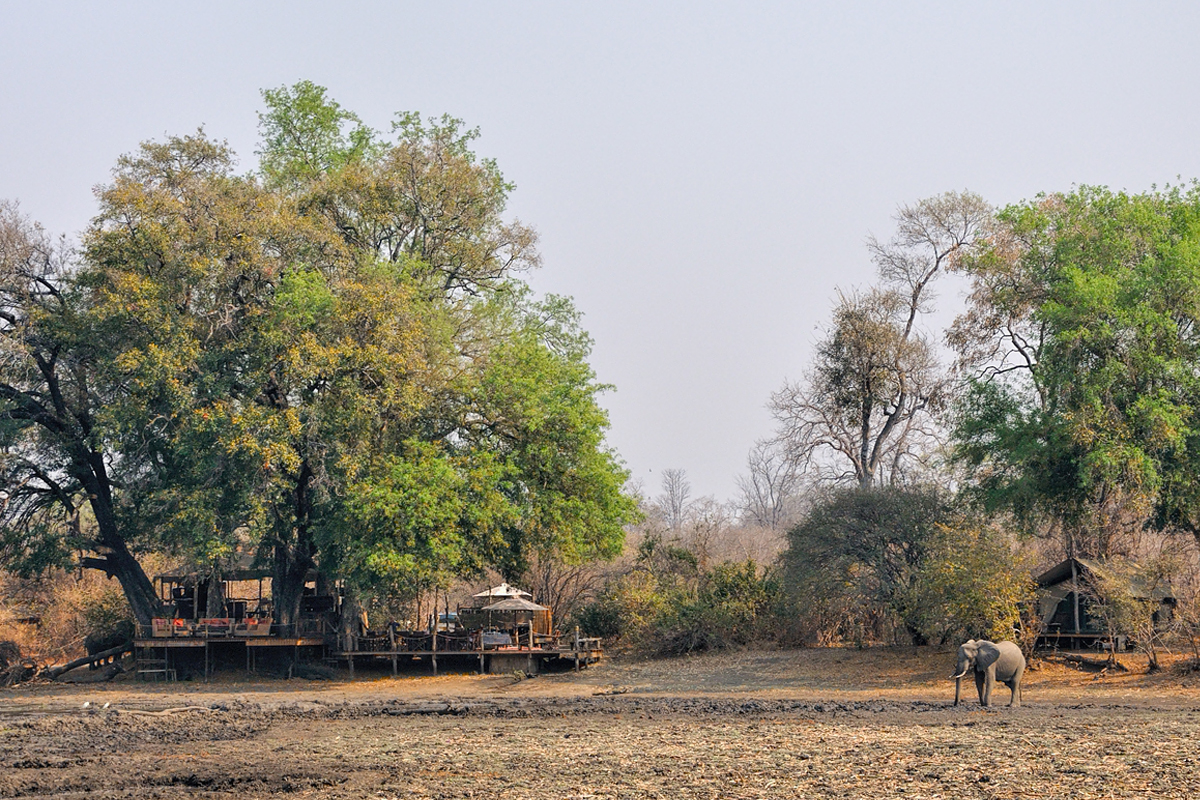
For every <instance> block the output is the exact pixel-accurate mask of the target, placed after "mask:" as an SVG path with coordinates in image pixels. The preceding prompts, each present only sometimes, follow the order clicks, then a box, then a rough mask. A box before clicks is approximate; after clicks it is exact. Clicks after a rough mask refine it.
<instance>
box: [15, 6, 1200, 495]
mask: <svg viewBox="0 0 1200 800" xmlns="http://www.w3.org/2000/svg"><path fill="white" fill-rule="evenodd" d="M1198 23H1200V6H1197V5H1195V4H1192V3H1146V2H1143V3H1126V4H1117V3H1102V2H1055V3H1045V2H1035V3H1019V2H1005V3H991V4H983V3H972V2H964V1H963V0H957V1H956V2H944V3H937V2H930V3H898V2H887V3H884V2H880V3H847V2H829V3H818V2H808V3H797V2H791V3H739V4H736V5H735V4H719V3H711V2H698V1H697V0H691V1H690V2H679V3H666V2H663V3H649V2H645V1H644V0H643V1H642V2H629V3H625V2H611V1H610V2H604V3H593V4H582V3H574V4H568V3H562V2H559V3H537V2H524V3H507V2H455V3H403V2H387V3H385V2H379V3H354V2H339V3H329V2H325V3H304V2H292V3H286V4H285V3H268V2H256V3H242V2H238V3H229V2H212V1H211V0H210V2H206V3H188V4H184V3H163V2H161V1H159V2H152V3H99V2H95V3H66V2H60V3H53V4H51V3H29V2H9V1H8V0H0V75H3V80H2V82H0V197H5V198H16V199H18V200H20V201H21V203H22V207H23V209H24V211H25V212H26V213H27V214H29V215H31V216H33V217H34V218H36V219H39V220H40V221H42V222H43V223H44V224H45V225H46V227H47V228H48V229H50V230H52V231H55V232H65V233H72V232H76V231H78V230H79V229H81V228H82V227H83V226H84V225H86V223H87V221H88V219H89V217H90V216H91V214H92V213H93V211H94V203H93V197H92V195H91V187H93V186H95V185H96V184H98V183H101V182H104V181H105V180H107V178H108V175H109V170H110V169H111V167H112V165H113V163H114V162H115V159H116V158H117V156H118V155H120V154H121V153H124V152H128V151H130V150H132V149H133V148H134V147H136V145H137V144H138V142H140V141H142V140H146V139H156V138H161V137H163V136H164V135H167V134H177V133H186V132H190V131H192V130H194V129H195V128H196V127H197V126H199V125H204V126H205V128H206V130H207V131H208V132H209V133H210V134H211V135H213V136H216V137H219V138H225V139H228V140H229V142H230V144H231V145H232V146H233V147H234V148H235V149H236V150H237V151H238V152H239V153H240V154H241V156H242V164H243V166H244V167H246V168H249V167H250V166H251V165H252V163H253V161H254V154H253V151H254V147H255V142H256V136H257V134H256V124H257V117H256V116H255V115H256V112H257V111H258V110H259V108H260V107H261V103H260V98H259V90H260V89H262V88H265V87H275V86H280V85H283V84H291V83H294V82H295V81H297V80H300V79H309V80H312V81H314V82H316V83H319V84H322V85H324V86H326V87H328V88H329V90H330V94H331V96H332V97H333V98H335V99H336V100H338V101H339V102H340V103H341V104H342V105H343V106H345V107H347V108H349V109H351V110H354V111H356V112H357V113H358V114H359V115H360V116H362V117H363V118H364V119H365V120H366V121H367V122H368V123H369V124H372V125H373V126H375V127H380V128H386V127H387V126H388V124H389V122H390V118H391V115H392V114H393V113H394V112H396V111H401V110H418V111H421V112H422V113H424V114H441V113H443V112H446V113H450V114H452V115H454V116H457V117H461V118H463V119H464V120H466V122H467V123H468V124H469V125H472V126H475V125H477V126H479V127H481V128H482V130H483V137H482V139H481V140H480V142H479V146H478V150H479V152H480V153H481V154H482V155H485V156H489V157H493V158H495V159H496V160H497V161H498V162H499V164H500V167H501V169H502V170H503V171H504V173H505V174H506V176H507V177H508V178H510V179H511V180H513V181H514V182H515V183H516V184H517V186H518V188H517V191H516V193H515V195H514V196H513V199H512V203H511V205H510V208H511V210H512V211H513V213H514V214H515V215H516V216H519V217H520V218H521V219H522V220H524V221H525V222H528V223H531V224H533V225H534V226H535V227H536V228H537V229H538V230H539V231H540V233H541V237H542V240H541V249H542V253H543V256H544V261H545V266H544V267H543V268H542V270H541V271H540V272H539V273H537V274H535V275H534V276H533V277H532V282H533V284H534V286H535V287H536V288H537V289H538V290H540V291H544V292H557V293H561V294H568V295H571V296H573V297H574V298H575V300H576V303H577V305H578V306H579V308H580V309H581V310H582V311H583V312H584V314H585V315H586V316H585V324H586V327H587V328H588V330H589V331H590V332H591V334H592V336H593V337H594V338H595V340H596V349H595V355H594V357H593V362H592V363H593V365H594V366H595V368H596V370H597V372H598V373H599V376H600V378H601V379H602V380H603V381H606V382H608V383H612V384H615V385H616V387H617V391H616V392H615V393H613V394H610V395H608V396H606V398H605V402H606V405H607V407H608V408H609V410H610V413H611V417H612V430H611V433H610V437H609V439H610V443H611V444H612V445H613V447H614V448H615V449H616V450H617V451H618V452H619V453H620V454H621V456H622V457H623V458H624V460H625V461H626V463H627V465H628V466H629V467H630V469H631V470H632V471H633V474H634V476H635V478H641V479H642V480H643V481H644V482H645V485H646V488H647V489H648V490H650V491H652V492H656V491H657V490H658V481H659V473H660V472H661V470H662V469H664V468H667V467H678V468H683V469H686V470H687V471H688V475H689V477H690V479H691V482H692V484H693V492H694V494H697V495H699V494H713V495H716V496H717V497H718V498H719V499H725V498H728V497H731V496H732V495H733V494H734V493H735V485H734V476H735V475H737V474H738V473H739V472H741V471H742V469H743V464H744V461H745V455H746V452H747V451H748V450H749V448H750V447H751V445H752V444H753V442H754V440H755V439H756V438H760V437H763V436H767V435H769V434H770V433H771V429H772V424H771V419H770V416H769V414H768V413H767V411H766V409H765V403H766V401H767V399H768V397H769V395H770V393H771V392H772V391H773V390H774V389H777V388H778V387H779V386H780V385H781V383H782V382H783V380H784V379H785V378H786V377H791V378H795V377H798V376H800V375H801V373H802V372H803V370H804V368H805V365H806V363H807V360H808V357H809V354H810V352H811V349H812V345H813V343H814V342H815V340H816V338H817V335H818V330H817V329H818V326H820V325H821V324H822V323H823V322H824V320H825V319H826V318H827V316H828V313H829V309H830V307H831V303H832V299H833V298H834V295H835V287H837V286H839V285H840V286H843V287H852V286H856V285H864V284H866V283H868V282H870V281H871V280H872V268H871V265H870V262H869V261H868V259H867V256H866V251H865V248H864V247H863V240H864V238H865V237H866V235H867V234H868V233H874V234H875V235H877V236H879V237H880V238H881V239H882V238H886V237H887V236H888V235H890V233H891V225H890V217H891V214H892V213H893V211H894V210H895V208H896V206H898V205H900V204H903V203H907V202H911V201H914V200H916V199H919V198H921V197H926V196H929V195H932V194H937V193H940V192H944V191H948V190H962V189H970V190H972V191H975V192H978V193H980V194H982V195H983V196H984V197H985V198H987V199H989V200H990V201H992V202H994V203H997V204H1003V203H1009V202H1014V201H1017V200H1020V199H1023V198H1028V197H1031V196H1033V195H1035V194H1037V193H1038V192H1041V191H1056V190H1063V189H1069V188H1071V186H1073V185H1076V184H1103V185H1107V186H1110V187H1112V188H1126V189H1129V190H1131V191H1142V190H1145V189H1148V188H1149V187H1150V186H1151V185H1152V184H1159V185H1161V184H1163V183H1167V182H1174V181H1176V180H1177V176H1182V178H1183V179H1185V180H1190V179H1192V178H1194V177H1197V176H1200V137H1198V135H1197V134H1198V132H1200V124H1198V122H1200V120H1198V116H1200V103H1198V102H1197V98H1200V55H1198V49H1197V48H1196V46H1195V35H1196V31H1197V30H1198V29H1200V24H1198ZM956 300H957V298H956V296H955V295H954V294H953V293H952V292H951V293H949V294H946V293H943V297H942V299H941V303H942V305H943V306H944V307H946V308H950V307H952V306H953V305H954V303H955V302H956Z"/></svg>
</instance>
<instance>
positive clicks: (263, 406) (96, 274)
mask: <svg viewBox="0 0 1200 800" xmlns="http://www.w3.org/2000/svg"><path fill="white" fill-rule="evenodd" d="M263 96H264V99H265V101H266V103H267V106H268V108H267V111H266V112H264V113H263V114H262V115H261V116H260V123H261V129H262V134H263V142H262V146H261V148H260V151H259V154H260V156H261V159H262V160H261V175H259V176H255V175H249V176H247V175H236V174H234V173H233V172H232V165H233V163H234V158H233V154H232V153H231V152H230V151H229V150H228V148H227V147H226V146H225V145H223V144H221V143H218V142H214V141H212V140H210V139H208V138H207V137H206V136H205V135H204V133H203V132H202V131H201V132H198V133H197V134H195V135H192V136H186V137H172V138H170V139H168V140H167V141H165V142H162V143H147V144H144V145H143V146H142V147H141V148H140V149H139V150H138V151H137V152H136V153H134V154H133V155H130V156H127V157H124V158H122V159H121V160H120V162H119V163H118V167H117V169H116V171H115V172H114V179H113V182H112V184H111V185H109V186H106V187H103V188H102V190H101V191H100V193H99V197H100V212H99V214H98V216H97V217H96V220H95V222H94V224H93V226H92V228H91V229H90V230H89V231H88V232H87V234H86V236H85V237H84V247H83V251H82V254H81V259H82V260H81V263H80V264H78V265H76V266H75V268H74V269H70V270H67V269H60V268H59V267H58V265H56V264H53V263H49V262H47V259H46V258H44V257H43V258H42V259H41V262H38V263H32V262H31V258H33V256H31V255H29V254H28V253H27V254H25V255H24V256H20V257H17V258H12V259H10V258H8V256H7V255H6V254H0V255H4V258H5V261H4V265H5V269H6V270H8V272H7V273H6V274H9V275H11V276H12V277H13V278H14V280H10V281H8V284H7V285H8V291H9V294H10V296H11V297H13V298H14V300H13V302H14V304H16V305H19V306H20V307H21V308H22V309H25V312H24V313H27V314H29V315H30V317H31V318H32V317H35V316H36V317H37V318H38V319H39V321H41V320H42V319H43V318H44V319H45V320H46V322H45V326H46V329H45V331H41V332H39V335H38V337H36V341H37V342H39V343H42V344H39V345H38V346H39V347H41V346H43V344H44V343H45V342H46V341H48V340H50V341H52V344H53V346H54V353H53V355H52V357H51V358H50V360H51V361H52V362H53V363H56V364H63V365H64V367H63V369H64V370H67V369H68V367H71V369H70V370H69V372H67V373H66V374H69V375H70V376H72V378H73V379H74V378H79V377H80V376H82V378H83V379H85V380H86V382H87V383H86V385H81V388H80V390H79V391H74V390H73V391H72V394H71V398H72V400H74V399H75V398H77V397H78V398H81V401H82V406H81V407H80V408H78V409H67V410H66V412H65V413H66V414H67V416H68V417H69V420H68V421H67V422H66V423H65V427H67V428H70V436H68V437H67V439H66V440H65V441H64V442H61V443H59V444H58V445H56V446H57V447H58V448H59V449H58V450H57V451H55V453H56V455H55V457H54V459H48V458H46V454H47V453H48V452H51V450H50V449H48V448H46V447H44V446H41V445H39V444H38V442H37V441H36V436H43V437H44V436H45V435H46V434H47V432H53V431H55V430H61V429H63V428H64V423H62V422H61V421H55V422H54V424H52V425H50V426H49V427H47V426H45V425H43V426H42V427H41V428H38V429H37V430H35V431H34V434H36V436H35V438H30V436H31V434H30V430H31V428H30V426H29V424H28V420H29V417H28V414H25V412H21V414H16V413H12V412H11V411H10V409H9V407H8V406H6V407H4V408H0V437H4V438H3V441H0V445H3V446H4V447H5V448H6V449H7V452H8V453H9V454H10V457H9V458H8V459H7V460H6V461H5V462H4V463H5V464H6V465H16V463H17V462H16V461H14V460H13V459H12V458H11V455H12V454H16V453H21V454H23V455H30V454H32V455H34V456H36V457H37V458H40V459H41V461H37V459H29V458H25V459H23V460H21V461H20V464H19V465H18V466H19V467H20V470H25V471H26V472H29V473H32V474H34V475H39V474H40V475H41V476H42V478H43V479H42V480H40V481H39V483H38V487H39V492H40V493H39V494H37V495H36V497H35V496H34V495H32V494H31V495H30V503H44V504H45V507H46V508H50V509H52V510H55V513H57V514H59V516H58V517H54V516H52V515H51V516H47V515H45V514H32V513H30V514H27V515H25V516H24V517H23V522H24V524H22V525H20V526H17V527H9V528H5V529H4V536H5V538H4V540H3V542H4V545H5V547H6V549H5V551H4V553H3V555H4V556H5V560H6V562H7V563H9V564H17V563H19V562H21V560H22V559H24V560H25V561H26V562H29V563H33V562H37V563H36V564H34V566H37V565H38V564H40V565H43V566H44V565H48V564H51V563H56V562H59V561H62V560H63V556H65V554H67V553H69V552H70V551H71V550H74V549H82V548H83V547H85V546H91V545H94V549H96V550H97V552H103V553H115V554H116V555H106V557H105V558H106V561H105V564H106V565H107V564H109V563H111V562H112V561H113V560H114V559H115V558H117V557H118V556H121V554H125V555H126V556H128V557H129V560H130V562H131V563H133V564H134V566H136V561H133V557H132V555H131V554H130V552H129V548H130V547H139V548H145V549H153V550H160V551H165V552H170V553H175V554H178V555H181V556H184V557H186V558H187V559H188V560H191V561H195V562H199V563H202V564H206V565H219V564H220V563H221V562H222V560H224V559H228V558H229V557H230V556H231V555H232V553H233V552H234V550H235V547H237V546H239V545H241V546H245V547H249V548H250V549H251V550H253V551H256V553H257V556H258V557H259V559H260V560H261V561H262V562H265V563H273V564H274V565H275V568H276V574H275V579H274V582H273V592H274V593H275V595H276V596H275V608H276V613H277V614H278V615H279V616H280V621H290V619H291V616H292V615H293V614H294V613H295V612H296V610H297V609H298V607H299V596H300V589H301V588H302V586H303V581H304V576H305V575H306V574H307V573H308V571H309V570H310V569H313V568H316V569H319V570H321V571H323V572H324V573H325V574H326V575H328V576H339V577H346V578H347V580H348V581H349V582H350V584H351V587H352V588H354V589H357V590H359V591H360V594H361V595H362V596H363V597H364V599H366V600H370V595H371V593H372V592H376V593H381V592H400V593H404V592H409V593H411V592H415V591H418V590H420V589H422V588H428V587H430V586H440V585H445V584H446V583H448V582H449V580H450V579H451V578H453V577H455V576H462V575H473V574H477V573H478V572H480V571H481V570H482V569H484V568H485V567H490V568H496V569H499V570H501V571H503V572H505V573H506V574H513V575H515V574H519V573H520V572H521V570H522V569H523V567H524V565H525V564H526V563H527V562H528V560H529V558H530V556H531V555H538V556H542V555H545V556H547V557H554V558H558V559H561V560H562V561H564V562H566V563H577V562H581V561H586V560H590V559H597V558H609V557H611V556H613V555H615V554H616V553H618V552H619V551H620V549H621V543H622V541H623V535H624V534H623V525H624V524H625V523H626V522H628V521H630V520H631V519H633V517H634V515H635V508H634V504H633V501H632V500H631V499H629V498H627V497H626V496H624V494H623V493H622V491H621V487H622V486H623V484H624V481H625V479H626V476H627V474H626V472H625V470H624V469H623V468H622V467H621V466H620V463H619V461H618V459H617V458H616V456H615V455H614V454H613V453H612V452H611V451H610V450H608V449H607V447H606V446H605V444H604V432H605V430H606V428H607V425H608V420H607V416H606V415H605V413H604V411H603V410H602V409H601V408H600V406H599V403H598V396H599V394H600V393H601V392H602V391H604V389H605V388H606V387H604V386H603V385H600V384H598V383H597V382H596V381H595V378H594V375H593V373H592V371H591V368H590V367H589V366H588V364H587V358H588V357H589V355H590V340H589V339H588V337H587V335H586V334H585V333H584V332H583V331H582V330H581V329H580V328H579V325H578V322H579V314H578V312H576V311H575V310H574V308H573V307H572V305H571V303H570V301H569V300H566V299H564V298H558V297H550V298H547V299H545V300H543V301H540V302H538V301H534V300H533V299H532V298H531V295H530V291H529V289H528V287H526V286H525V285H524V284H523V283H521V282H520V281H519V280H518V278H517V277H516V273H517V272H519V271H520V270H521V269H525V268H530V267H533V266H536V265H537V263H538V256H537V252H536V247H535V244H536V236H535V234H534V233H533V231H532V230H530V229H529V228H526V227H524V226H522V225H520V224H519V223H515V222H513V223H510V222H506V221H505V220H504V219H503V218H502V216H501V215H502V212H503V211H504V207H505V203H506V200H507V193H508V192H509V191H510V190H511V189H512V186H511V184H509V183H507V182H506V181H505V180H504V179H503V177H502V175H501V174H500V172H499V170H498V169H497V167H496V165H495V164H494V163H493V162H491V161H489V160H486V159H479V158H477V157H476V156H475V154H474V153H473V152H472V150H471V145H472V143H473V141H474V140H475V139H476V138H477V136H478V132H477V131H473V130H467V129H464V128H463V126H462V123H461V122H460V121H458V120H455V119H452V118H449V117H443V118H442V119H440V120H427V121H422V120H421V118H420V117H418V116H416V115H402V116H401V117H400V118H399V121H398V122H397V124H396V125H395V127H394V129H393V136H392V140H391V141H387V139H386V137H382V136H380V135H379V134H377V133H376V132H374V131H371V130H369V129H367V128H366V127H365V126H363V125H362V123H361V122H360V121H359V120H358V118H357V117H356V116H355V115H353V114H352V113H350V112H348V111H345V110H343V109H342V108H341V107H340V106H338V104H337V103H335V102H333V101H332V100H331V99H329V98H328V97H327V96H326V92H325V90H324V89H323V88H321V87H318V86H315V85H313V84H311V83H308V82H302V83H299V84H296V85H295V86H293V87H290V88H286V87H285V88H281V89H276V90H269V91H266V92H264V93H263ZM2 221H4V222H5V223H6V224H7V223H8V222H9V220H7V219H5V220H2ZM15 225H16V223H15V222H14V223H13V225H12V226H9V227H14V226H15ZM6 230H7V228H6ZM26 239H27V240H29V241H30V242H33V243H34V244H35V245H38V246H40V244H39V242H38V240H36V237H31V236H26ZM4 241H7V239H5V240H4ZM27 249H29V248H27ZM31 252H32V253H33V255H37V247H36V246H35V247H33V248H32V250H31ZM18 255H20V254H18ZM33 261H34V262H36V261H37V259H33ZM43 262H44V263H43ZM10 263H11V265H12V267H13V268H12V269H8V266H9V265H10ZM39 263H40V264H41V266H40V267H39V266H38V264H39ZM35 267H36V268H38V269H41V272H42V274H43V275H45V274H49V273H51V272H52V273H53V274H52V278H53V283H45V282H44V281H43V283H41V284H39V283H38V280H39V276H38V275H35V274H33V272H36V269H34V268H35ZM22 270H23V271H22ZM31 270H32V271H31ZM38 285H52V286H53V287H54V288H55V289H56V291H58V294H52V295H51V296H50V297H49V298H48V299H49V300H50V301H53V302H52V305H53V309H52V310H53V314H48V313H44V308H45V307H46V305H47V302H46V301H47V298H46V297H44V296H40V295H38V294H37V293H36V292H31V290H30V287H31V286H33V287H36V286H38ZM0 288H3V287H0ZM67 290H69V292H68V291H67ZM64 299H70V303H66V302H64ZM18 327H20V330H18V329H17V328H18ZM9 332H10V333H13V334H19V335H20V336H24V328H23V327H21V326H16V327H14V326H10V330H9ZM50 334H52V335H53V338H52V339H51V338H49V336H50ZM23 341H26V342H27V341H30V339H29V337H25V338H24V339H23ZM30 364H33V365H36V358H31V359H30V360H29V363H28V364H26V365H23V366H22V367H21V369H22V370H24V371H25V372H26V373H27V372H28V369H29V365H30ZM76 364H78V365H85V366H86V369H85V370H80V369H74V368H73V366H72V365H76ZM23 374H24V373H23ZM22 392H23V387H20V386H17V385H15V384H14V385H13V386H12V391H10V392H9V393H8V395H6V396H7V397H8V398H19V397H21V396H23V395H22ZM50 394H51V393H49V392H41V393H40V394H36V395H33V394H26V395H24V396H29V397H33V396H43V395H44V396H50ZM0 401H4V397H0ZM22 414H24V416H22ZM55 426H57V427H55ZM35 461H36V463H35ZM81 464H82V465H88V469H93V468H96V469H99V470H100V471H101V472H105V474H104V475H103V476H101V477H100V478H98V479H97V481H94V483H97V485H98V486H99V488H98V489H97V488H95V487H88V486H82V485H81V486H74V485H72V486H69V487H65V488H64V487H63V486H60V485H57V483H56V482H55V481H54V480H53V479H52V478H51V476H55V475H64V476H74V475H78V474H80V472H81V468H80V465H81ZM20 470H17V471H20ZM106 471H111V473H112V478H113V480H111V482H106V481H107V478H108V474H107V472H106ZM10 472H11V470H10ZM12 474H14V475H15V474H16V472H13V473H12ZM27 483H28V482H27ZM89 493H90V495H89ZM88 496H90V497H91V498H92V502H93V504H95V503H96V502H108V503H109V504H108V505H106V506H105V507H103V508H101V509H99V510H97V511H96V514H95V517H96V520H97V524H98V525H99V526H100V527H101V528H102V529H103V531H105V532H106V533H105V535H106V536H107V537H108V538H107V540H103V541H98V542H88V541H87V540H86V537H85V536H83V535H82V534H81V532H80V527H81V526H80V524H79V521H80V515H79V504H80V503H81V502H82V498H84V497H88ZM97 498H98V499H97ZM109 501H110V502H109ZM31 508H33V506H29V507H27V510H28V509H31ZM37 508H38V509H41V508H42V506H40V505H39V506H37ZM22 513H23V514H24V512H22ZM122 564H124V562H122ZM118 577H120V578H121V579H122V582H123V583H124V584H126V586H127V591H128V589H129V586H130V585H131V583H130V581H131V580H132V578H137V579H138V581H140V582H139V586H141V587H142V588H145V589H146V590H147V591H149V583H148V582H147V581H145V576H144V575H141V576H140V578H139V576H137V575H133V576H132V578H131V576H130V574H127V573H122V574H119V575H118ZM149 606H150V603H149V602H146V603H142V604H141V606H139V608H138V609H137V613H138V615H139V617H145V616H146V615H147V614H148V613H149V612H150V607H149Z"/></svg>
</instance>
